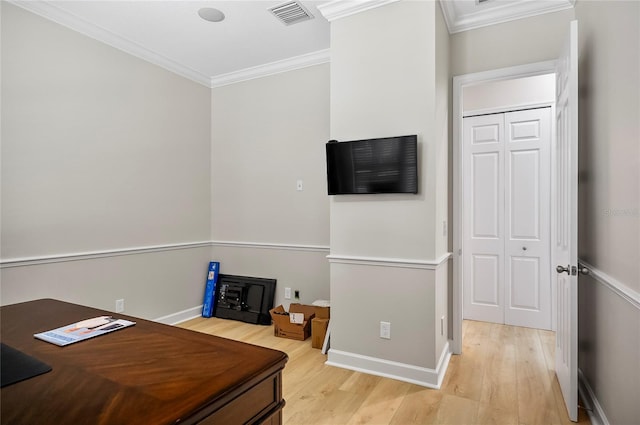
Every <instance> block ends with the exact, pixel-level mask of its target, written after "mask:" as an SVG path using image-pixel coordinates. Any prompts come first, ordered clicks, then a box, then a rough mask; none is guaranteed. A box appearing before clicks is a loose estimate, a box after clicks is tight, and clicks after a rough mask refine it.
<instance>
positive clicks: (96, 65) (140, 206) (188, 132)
mask: <svg viewBox="0 0 640 425" xmlns="http://www.w3.org/2000/svg"><path fill="white" fill-rule="evenodd" d="M328 79H329V66H328V65H319V66H313V67H308V68H305V69H301V70H296V71H291V72H288V73H285V74H279V75H273V76H270V77H265V78H260V79H256V80H251V81H247V82H242V83H237V84H234V85H230V86H225V87H219V88H216V89H214V90H211V89H209V88H206V87H203V86H200V85H198V84H195V83H193V82H191V81H189V80H186V79H184V78H181V77H179V76H176V75H174V74H172V73H170V72H168V71H165V70H163V69H161V68H159V67H157V66H154V65H151V64H149V63H147V62H145V61H142V60H139V59H137V58H135V57H132V56H130V55H128V54H125V53H123V52H121V51H118V50H116V49H113V48H111V47H109V46H107V45H105V44H102V43H100V42H97V41H95V40H93V39H90V38H88V37H85V36H83V35H80V34H78V33H76V32H73V31H71V30H69V29H66V28H65V27H62V26H60V25H57V24H55V23H52V22H50V21H48V20H45V19H42V18H40V17H38V16H36V15H33V14H31V13H30V12H26V11H24V10H22V9H20V8H18V7H15V6H14V5H11V4H6V3H3V4H2V95H3V96H2V122H3V124H4V125H3V127H2V146H1V149H2V209H1V213H2V222H1V225H2V245H1V247H0V249H1V250H2V259H3V262H4V264H3V267H2V271H1V276H0V277H1V278H2V288H1V290H0V298H1V299H0V302H1V303H2V304H9V303H14V302H20V301H24V300H29V299H34V298H39V297H55V298H60V299H65V300H69V301H73V302H78V303H83V304H88V305H92V306H96V307H101V308H105V309H113V308H114V307H115V305H114V302H115V300H116V299H119V298H124V299H125V305H126V312H127V313H130V314H134V315H139V316H142V317H147V318H157V317H159V316H164V315H168V314H172V313H177V312H180V311H182V310H191V313H190V314H197V308H195V307H197V306H198V305H200V304H201V303H202V292H203V286H204V278H205V276H206V266H207V262H208V261H209V260H210V259H217V260H220V261H222V271H223V273H230V274H240V275H250V276H262V277H275V278H277V279H278V288H279V290H278V294H277V297H276V302H277V303H284V304H288V302H287V301H285V300H284V299H283V291H284V289H283V288H284V287H285V286H289V287H291V288H292V289H294V290H296V289H297V290H299V291H300V294H301V297H300V299H299V300H292V301H300V302H308V303H310V302H312V301H314V300H316V299H328V298H329V278H328V263H327V260H326V258H325V257H326V255H327V254H328V251H329V250H328V243H329V206H328V196H327V195H326V181H325V180H326V177H325V168H324V167H325V166H324V143H325V142H326V141H327V140H328V133H329V123H328V120H329V112H328V107H329V105H328V102H329V100H328V96H329V87H328V86H329V80H328ZM298 179H301V180H303V185H304V190H303V191H297V190H296V181H297V180H298ZM212 240H213V247H212V246H210V245H209V242H210V241H212ZM193 242H204V243H203V244H197V245H195V246H189V247H178V248H180V249H175V248H176V247H175V245H176V244H177V245H181V244H191V243H193ZM155 246H165V248H162V249H159V250H156V251H154V252H148V250H146V248H148V247H155ZM139 248H141V249H139ZM96 252H99V253H100V254H98V255H92V254H93V253H96ZM77 254H91V255H89V256H88V257H90V258H87V256H81V257H75V255H77ZM69 255H72V256H74V257H73V260H74V261H69V260H70V259H71V258H70V257H69ZM49 257H56V258H55V259H49ZM79 258H80V259H79ZM15 260H24V261H17V262H16V261H15ZM194 308H195V309H194Z"/></svg>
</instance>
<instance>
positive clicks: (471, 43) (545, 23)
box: [451, 9, 574, 75]
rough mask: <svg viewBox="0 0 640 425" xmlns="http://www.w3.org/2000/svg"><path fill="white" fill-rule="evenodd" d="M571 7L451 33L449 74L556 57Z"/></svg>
mask: <svg viewBox="0 0 640 425" xmlns="http://www.w3.org/2000/svg"><path fill="white" fill-rule="evenodd" d="M573 18H574V10H573V9H568V10H563V11H560V12H554V13H546V14H544V15H539V16H535V17H532V18H526V19H518V20H516V21H511V22H505V23H502V24H497V25H491V26H488V27H483V28H478V29H475V30H470V31H464V32H460V33H456V34H452V35H451V75H463V74H470V73H473V72H481V71H488V70H492V69H498V68H505V67H509V66H515V65H522V64H526V63H535V62H542V61H548V60H553V59H556V58H557V57H558V56H559V55H560V50H561V49H562V43H561V42H559V41H558V40H562V39H563V38H564V37H565V33H566V31H567V25H568V22H569V21H571V20H572V19H573Z"/></svg>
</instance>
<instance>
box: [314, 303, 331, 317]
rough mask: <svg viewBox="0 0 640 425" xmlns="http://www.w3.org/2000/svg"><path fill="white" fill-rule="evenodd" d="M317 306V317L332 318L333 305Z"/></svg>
mask: <svg viewBox="0 0 640 425" xmlns="http://www.w3.org/2000/svg"><path fill="white" fill-rule="evenodd" d="M315 308H316V318H317V319H330V318H331V311H330V309H331V307H318V306H315Z"/></svg>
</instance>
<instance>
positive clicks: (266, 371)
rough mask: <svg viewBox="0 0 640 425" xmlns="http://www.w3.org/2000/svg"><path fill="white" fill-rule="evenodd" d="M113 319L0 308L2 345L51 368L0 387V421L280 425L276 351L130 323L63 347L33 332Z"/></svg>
mask: <svg viewBox="0 0 640 425" xmlns="http://www.w3.org/2000/svg"><path fill="white" fill-rule="evenodd" d="M104 314H112V315H113V313H110V312H105V311H102V310H97V309H94V308H90V307H85V306H80V305H76V304H69V303H65V302H61V301H56V300H51V299H45V300H37V301H30V302H26V303H21V304H14V305H9V306H4V307H2V308H1V309H0V320H1V327H2V332H1V334H0V338H2V342H3V343H5V344H8V345H10V346H12V347H14V348H16V349H18V350H21V351H22V352H24V353H26V354H28V355H30V356H33V357H36V358H37V359H39V360H41V361H43V362H45V363H48V364H49V365H51V366H52V368H53V370H52V371H51V372H49V373H46V374H44V375H40V376H37V377H34V378H31V379H28V380H26V381H22V382H19V383H16V384H13V385H10V386H7V387H5V388H2V389H1V390H0V409H1V410H0V421H1V423H2V424H47V423H48V424H105V425H107V424H108V425H120V424H144V425H146V424H149V425H152V424H172V423H181V424H195V423H198V424H244V423H251V424H253V423H267V424H280V423H282V416H281V411H282V407H283V406H284V400H283V399H282V378H281V373H282V369H283V368H284V365H285V363H286V361H287V355H286V354H285V353H282V352H280V351H275V350H271V349H268V348H263V347H258V346H255V345H250V344H245V343H242V342H238V341H232V340H228V339H224V338H220V337H216V336H211V335H206V334H203V333H198V332H194V331H190V330H186V329H181V328H176V327H173V326H167V325H163V324H159V323H155V322H151V321H148V320H142V319H138V318H135V317H129V316H124V315H120V314H117V315H114V316H117V317H118V318H124V319H128V320H133V321H135V322H136V323H137V324H136V325H135V326H132V327H130V328H126V329H122V330H118V331H116V332H112V333H110V334H107V335H102V336H99V337H97V338H93V339H89V340H86V341H81V342H78V343H76V344H71V345H68V346H66V347H58V346H56V345H53V344H49V343H47V342H44V341H41V340H38V339H36V338H34V337H33V334H34V333H38V332H43V331H46V330H50V329H54V328H57V327H60V326H64V325H67V324H71V323H74V322H78V321H80V320H83V319H87V318H90V317H95V316H100V315H104Z"/></svg>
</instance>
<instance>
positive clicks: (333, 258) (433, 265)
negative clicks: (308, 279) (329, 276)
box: [327, 252, 452, 270]
mask: <svg viewBox="0 0 640 425" xmlns="http://www.w3.org/2000/svg"><path fill="white" fill-rule="evenodd" d="M451 256H452V254H451V253H450V252H447V253H446V254H443V255H441V256H440V257H438V258H436V259H433V260H413V259H408V258H381V257H356V256H352V255H336V254H331V255H327V259H328V260H329V263H337V264H354V265H358V266H381V267H399V268H404V269H425V270H435V269H437V268H438V267H440V266H442V265H443V264H445V263H446V262H447V261H448V260H449V259H450V258H451Z"/></svg>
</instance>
